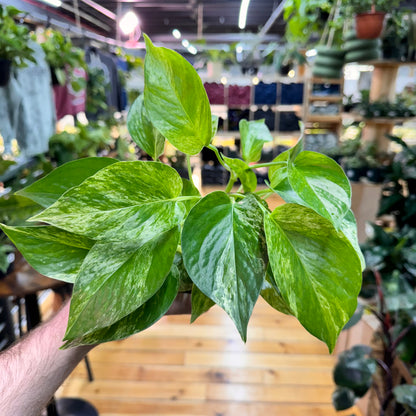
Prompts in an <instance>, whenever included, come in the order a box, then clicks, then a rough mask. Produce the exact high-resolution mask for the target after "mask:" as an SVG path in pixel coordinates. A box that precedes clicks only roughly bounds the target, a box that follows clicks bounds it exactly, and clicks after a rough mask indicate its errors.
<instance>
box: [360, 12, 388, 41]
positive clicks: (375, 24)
mask: <svg viewBox="0 0 416 416" xmlns="http://www.w3.org/2000/svg"><path fill="white" fill-rule="evenodd" d="M385 15H386V13H384V12H368V13H359V14H357V15H356V16H355V30H356V32H357V38H358V39H377V38H378V37H379V36H380V35H381V32H382V31H383V24H384V17H385Z"/></svg>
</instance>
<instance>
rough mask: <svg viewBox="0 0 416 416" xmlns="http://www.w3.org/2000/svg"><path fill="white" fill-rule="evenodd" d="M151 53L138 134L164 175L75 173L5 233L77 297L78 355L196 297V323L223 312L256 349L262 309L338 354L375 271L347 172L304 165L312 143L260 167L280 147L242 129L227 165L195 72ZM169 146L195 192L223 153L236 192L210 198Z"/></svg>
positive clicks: (96, 165) (259, 132)
mask: <svg viewBox="0 0 416 416" xmlns="http://www.w3.org/2000/svg"><path fill="white" fill-rule="evenodd" d="M145 40H146V49H147V54H146V59H145V89H144V94H143V97H140V98H139V99H138V100H136V102H135V103H134V104H133V106H132V108H131V110H130V113H129V116H128V128H129V131H130V134H131V136H132V138H133V139H134V141H135V142H136V143H137V145H138V146H139V147H140V148H142V149H143V150H145V151H146V153H148V154H149V155H150V156H151V157H152V158H153V159H154V161H148V162H146V161H135V162H118V161H116V160H113V159H108V158H89V159H81V160H77V161H73V162H70V163H67V164H65V165H63V166H62V167H60V168H58V169H56V170H55V171H53V172H52V173H51V174H50V175H49V176H47V177H46V178H44V179H43V180H41V181H39V182H37V183H35V184H33V185H31V186H30V187H28V188H26V189H24V190H22V191H20V192H19V193H20V194H21V195H24V196H26V197H27V198H30V199H32V200H34V201H35V202H37V203H39V204H40V205H42V206H43V207H44V211H42V212H41V213H39V214H38V215H35V216H34V217H32V218H31V219H30V222H31V223H32V224H33V225H32V226H24V227H8V226H4V225H3V226H2V229H3V230H4V232H5V233H6V234H7V235H8V236H9V237H10V239H11V240H12V241H13V242H14V243H15V244H16V246H17V247H18V249H19V250H20V251H21V252H22V254H23V255H24V256H25V258H26V259H27V261H28V262H29V263H30V264H31V265H32V266H33V267H34V268H35V269H37V270H38V271H39V272H40V273H42V274H45V275H47V276H50V277H52V278H57V279H61V280H64V281H67V282H73V283H74V292H73V296H72V300H71V308H70V316H69V322H68V327H67V331H66V335H65V341H66V344H65V347H69V346H74V345H80V344H96V343H97V342H104V341H110V340H115V339H121V338H125V337H127V336H129V335H131V334H133V333H135V332H139V331H142V330H144V329H146V328H148V327H149V326H151V325H152V324H153V323H154V322H156V321H157V320H158V319H159V318H160V317H161V316H163V315H164V314H165V313H166V311H167V310H168V308H169V306H170V305H171V304H172V302H173V300H174V299H175V297H176V295H177V293H178V291H179V290H184V288H186V289H191V290H192V321H193V320H195V319H197V318H198V316H200V315H201V314H202V313H204V312H205V311H207V310H208V309H209V308H210V307H211V306H212V305H214V304H215V303H216V304H218V305H219V306H220V307H221V308H223V309H224V310H225V311H226V313H227V314H228V315H229V316H230V317H231V319H232V320H233V322H234V323H235V325H236V328H237V330H238V332H239V333H240V335H241V338H242V339H243V340H244V341H245V340H246V339H247V326H248V322H249V319H250V315H251V313H252V310H253V307H254V305H255V303H256V301H257V299H258V297H259V296H263V297H264V298H265V299H266V300H267V301H268V302H269V303H270V304H271V305H272V306H273V307H274V308H276V309H277V310H279V311H282V312H284V313H288V314H291V315H294V316H295V317H297V318H298V319H299V321H300V322H301V324H302V325H303V326H304V327H305V328H306V329H307V330H308V331H309V332H310V333H311V334H313V335H315V336H316V337H318V338H319V339H321V340H323V341H324V342H325V343H326V344H327V345H328V348H329V350H330V351H332V350H333V348H334V346H335V342H336V339H337V336H338V334H339V332H340V330H341V329H342V328H343V327H344V325H345V324H346V322H347V321H348V320H349V319H350V317H351V316H352V314H353V312H354V311H355V309H356V305H357V295H358V292H359V290H360V287H361V270H362V268H363V266H364V263H363V258H362V255H361V252H360V250H359V247H358V243H357V237H356V225H355V219H354V216H353V214H352V211H351V209H350V204H351V188H350V184H349V182H348V180H347V178H346V177H345V175H344V173H343V171H342V169H341V167H340V166H339V165H338V164H336V163H335V162H334V161H333V160H332V159H330V158H328V157H327V156H324V155H321V154H319V153H314V152H309V151H304V150H303V140H302V139H301V140H300V141H299V142H298V143H297V145H296V146H295V147H293V148H292V149H289V150H288V151H286V152H284V153H282V154H281V155H279V156H278V157H277V158H276V159H275V160H274V161H273V162H270V163H267V164H260V163H256V162H257V161H258V160H259V159H260V156H261V150H262V147H263V145H264V143H266V142H269V141H271V140H272V136H271V134H270V132H269V130H268V129H267V127H266V125H265V124H264V120H257V121H251V122H249V121H247V120H242V121H241V123H240V134H241V144H242V159H239V158H228V157H225V156H222V155H221V154H220V153H219V152H218V149H217V148H216V147H215V146H214V145H212V144H211V140H212V137H213V136H214V134H215V131H216V126H217V123H218V119H217V118H215V117H212V115H211V111H210V106H209V101H208V97H207V94H206V92H205V90H204V87H203V84H202V81H201V79H200V78H199V77H198V75H197V73H196V71H195V70H194V68H193V67H192V65H191V64H190V63H189V62H188V61H186V60H185V59H184V58H183V57H181V56H180V55H179V54H177V53H176V52H174V51H171V50H169V49H165V48H160V47H155V46H154V45H153V44H152V43H151V41H150V39H149V38H148V37H145ZM190 92H192V93H190ZM165 139H167V140H169V142H170V143H171V144H172V146H174V147H176V149H177V150H179V151H181V152H183V153H185V154H186V155H187V156H186V158H187V162H188V163H187V164H188V170H189V177H190V178H192V169H191V165H190V156H191V155H197V154H199V152H201V150H202V149H203V148H204V147H207V148H209V149H211V150H212V151H214V153H215V154H216V156H217V158H218V160H219V163H221V165H223V166H224V168H225V169H226V170H227V171H228V172H229V173H230V180H229V182H228V184H227V186H226V187H225V189H224V191H215V192H211V193H209V194H207V195H205V196H203V197H202V196H201V195H200V193H199V192H198V190H197V189H196V188H195V186H194V184H193V183H192V181H189V180H184V179H182V178H181V177H180V176H179V175H178V173H177V172H176V171H175V170H174V169H173V168H171V167H170V166H167V165H165V164H163V163H161V162H160V161H159V157H160V156H161V154H162V153H163V149H164V144H165ZM258 167H268V168H269V174H268V176H269V183H268V184H269V187H266V189H260V190H257V189H256V188H257V179H256V175H255V173H254V172H253V169H255V168H258ZM237 179H239V180H240V182H241V187H240V189H238V190H237V191H236V190H235V189H234V188H233V185H234V184H235V182H236V181H237ZM275 193H278V194H279V195H281V196H282V198H283V199H284V200H285V201H286V202H287V203H286V204H285V205H282V206H279V207H277V208H276V209H275V210H274V211H273V212H271V211H270V210H269V208H268V206H267V204H266V202H265V198H267V196H270V195H273V194H275Z"/></svg>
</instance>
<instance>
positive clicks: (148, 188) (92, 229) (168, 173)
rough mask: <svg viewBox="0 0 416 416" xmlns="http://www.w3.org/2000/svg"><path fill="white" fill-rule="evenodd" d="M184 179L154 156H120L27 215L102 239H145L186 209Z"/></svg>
mask: <svg viewBox="0 0 416 416" xmlns="http://www.w3.org/2000/svg"><path fill="white" fill-rule="evenodd" d="M181 192H182V180H181V178H180V176H179V175H178V173H177V172H176V171H175V170H174V169H173V168H171V167H169V166H166V165H164V164H162V163H158V162H120V163H116V164H114V165H111V166H108V167H107V168H104V169H101V170H100V171H99V172H97V173H96V174H95V175H93V176H91V177H89V178H88V179H86V180H85V181H84V182H83V183H82V184H81V185H79V186H77V187H75V188H72V189H70V190H69V191H68V192H66V193H65V194H64V195H63V196H62V197H61V198H60V199H59V200H58V201H56V202H55V203H54V204H53V205H51V206H50V207H49V208H47V209H46V210H45V211H43V212H41V213H40V214H38V215H36V216H35V217H33V218H32V219H31V221H42V222H46V223H48V224H51V225H54V226H56V227H59V228H62V229H64V230H67V231H70V232H73V233H76V234H81V235H85V236H87V237H89V238H93V239H98V240H104V241H109V240H112V241H125V240H132V239H141V240H142V241H146V240H148V239H151V238H153V237H154V235H157V234H159V233H162V232H164V231H167V230H170V229H172V228H173V227H174V226H175V225H177V224H178V223H179V222H180V221H181V220H182V218H183V216H184V214H185V208H184V206H183V205H182V203H181V202H177V198H178V197H179V196H180V195H181Z"/></svg>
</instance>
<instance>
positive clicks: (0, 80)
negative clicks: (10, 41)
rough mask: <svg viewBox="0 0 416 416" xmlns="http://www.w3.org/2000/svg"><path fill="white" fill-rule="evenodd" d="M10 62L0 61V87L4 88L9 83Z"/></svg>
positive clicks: (6, 60)
mask: <svg viewBox="0 0 416 416" xmlns="http://www.w3.org/2000/svg"><path fill="white" fill-rule="evenodd" d="M11 65H12V61H10V60H8V59H0V87H5V86H6V85H7V84H8V83H9V81H10V73H11Z"/></svg>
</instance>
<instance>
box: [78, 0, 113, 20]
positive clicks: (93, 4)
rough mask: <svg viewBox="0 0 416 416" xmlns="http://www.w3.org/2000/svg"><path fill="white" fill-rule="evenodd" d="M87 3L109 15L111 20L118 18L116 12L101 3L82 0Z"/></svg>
mask: <svg viewBox="0 0 416 416" xmlns="http://www.w3.org/2000/svg"><path fill="white" fill-rule="evenodd" d="M81 1H82V2H83V3H85V4H86V5H88V6H90V7H92V8H93V9H95V10H97V12H100V13H101V14H103V15H104V16H107V17H108V18H109V19H111V20H116V14H115V13H113V12H112V11H111V10H108V9H106V8H105V7H103V6H101V5H100V4H98V3H96V2H95V1H93V0H81Z"/></svg>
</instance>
